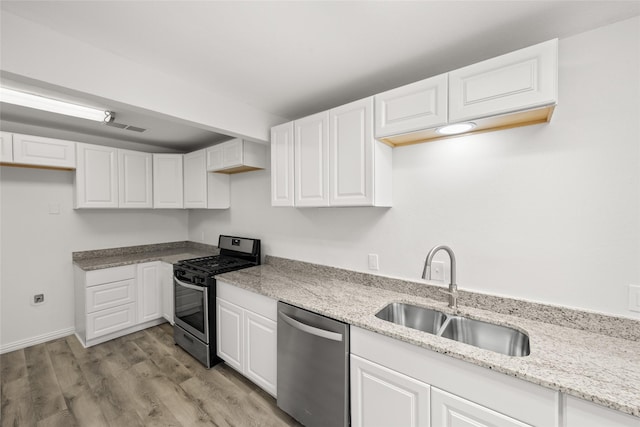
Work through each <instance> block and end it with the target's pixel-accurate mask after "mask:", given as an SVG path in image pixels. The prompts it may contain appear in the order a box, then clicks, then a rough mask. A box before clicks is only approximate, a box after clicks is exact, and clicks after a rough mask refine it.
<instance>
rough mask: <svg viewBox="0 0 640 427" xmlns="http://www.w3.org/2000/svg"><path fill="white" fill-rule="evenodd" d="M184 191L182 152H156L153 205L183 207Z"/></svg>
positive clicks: (170, 207) (154, 156) (155, 206)
mask: <svg viewBox="0 0 640 427" xmlns="http://www.w3.org/2000/svg"><path fill="white" fill-rule="evenodd" d="M183 191H184V188H183V176H182V154H154V155H153V207H154V208H158V209H181V208H183V207H184V199H183Z"/></svg>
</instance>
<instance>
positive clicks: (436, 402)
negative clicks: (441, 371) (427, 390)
mask: <svg viewBox="0 0 640 427" xmlns="http://www.w3.org/2000/svg"><path fill="white" fill-rule="evenodd" d="M431 425H433V426H439V427H440V426H442V427H531V426H530V425H529V424H525V423H522V422H520V421H518V420H515V419H513V418H511V417H508V416H506V415H503V414H501V413H499V412H496V411H493V410H491V409H488V408H485V407H484V406H480V405H478V404H476V403H473V402H470V401H468V400H466V399H463V398H461V397H458V396H455V395H453V394H450V393H447V392H445V391H442V390H438V389H437V388H435V387H432V388H431Z"/></svg>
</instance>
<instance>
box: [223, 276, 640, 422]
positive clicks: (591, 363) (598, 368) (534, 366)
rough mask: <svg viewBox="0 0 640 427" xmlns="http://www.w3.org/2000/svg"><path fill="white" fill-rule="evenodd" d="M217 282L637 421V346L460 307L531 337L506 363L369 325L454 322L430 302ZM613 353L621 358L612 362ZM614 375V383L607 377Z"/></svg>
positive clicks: (329, 285)
mask: <svg viewBox="0 0 640 427" xmlns="http://www.w3.org/2000/svg"><path fill="white" fill-rule="evenodd" d="M216 277H217V278H219V279H220V280H222V281H224V282H226V283H229V284H231V285H234V286H237V287H240V288H243V289H246V290H249V291H252V292H255V293H258V294H262V295H265V296H267V297H271V298H274V299H277V300H280V301H283V302H286V303H289V304H292V305H296V306H298V307H301V308H303V309H307V310H310V311H313V312H316V313H319V314H322V315H325V316H328V317H331V318H334V319H336V320H340V321H343V322H345V323H349V324H350V325H353V326H357V327H360V328H363V329H366V330H369V331H373V332H376V333H379V334H382V335H385V336H388V337H391V338H394V339H398V340H401V341H404V342H407V343H409V344H413V345H417V346H420V347H423V348H425V349H428V350H431V351H435V352H438V353H441V354H445V355H448V356H451V357H454V358H456V359H459V360H463V361H466V362H469V363H473V364H475V365H478V366H481V367H484V368H488V369H491V370H493V371H497V372H500V373H503V374H506V375H509V376H512V377H516V378H520V379H523V380H525V381H528V382H531V383H534V384H537V385H540V386H543V387H546V388H549V389H552V390H556V391H560V392H562V393H566V394H568V395H572V396H575V397H578V398H580V399H584V400H588V401H591V402H594V403H597V404H599V405H601V406H604V407H608V408H611V409H615V410H617V411H620V412H623V413H626V414H629V415H632V416H635V417H640V364H636V367H635V369H634V368H633V362H632V360H633V359H631V360H628V358H633V357H636V358H637V357H638V354H640V342H637V341H632V340H626V339H623V338H615V337H608V336H605V335H600V334H596V333H593V332H588V331H582V330H577V329H573V328H567V327H563V326H559V325H552V324H547V323H543V322H540V321H535V320H529V319H524V318H521V317H515V316H511V315H507V314H500V313H495V312H491V311H486V310H482V309H478V308H472V307H465V306H464V301H460V304H461V305H460V307H459V311H458V313H457V314H459V315H464V316H466V317H471V318H476V319H479V320H485V321H489V322H492V323H496V324H502V325H505V326H510V327H514V328H515V329H519V330H522V331H524V332H526V333H527V334H528V335H529V337H530V341H531V354H530V355H529V356H527V357H510V356H505V355H502V354H499V353H495V352H492V351H489V350H483V349H480V348H476V347H473V346H470V345H467V344H462V343H458V342H456V341H452V340H449V339H446V338H442V337H437V336H435V335H431V334H428V333H426V332H421V331H417V330H413V329H409V328H407V327H404V326H399V325H395V324H393V323H391V322H386V321H384V320H381V319H378V318H376V317H375V313H376V312H377V311H378V310H380V309H381V308H383V307H384V306H385V305H387V304H389V303H392V302H408V303H411V304H415V305H422V306H425V307H429V308H434V309H437V310H440V311H442V312H445V313H448V314H452V313H451V310H450V309H449V308H448V307H447V304H446V303H444V302H442V301H437V300H436V299H429V298H425V297H418V296H415V295H409V294H404V293H399V292H394V291H390V290H385V289H377V288H372V287H370V286H366V285H362V284H358V283H352V282H349V281H345V280H340V279H335V278H330V277H326V276H324V275H318V274H314V273H313V272H309V271H306V272H296V271H291V270H286V269H280V268H277V267H274V266H271V265H268V264H265V265H262V266H258V267H252V268H249V269H244V270H239V271H234V272H230V273H225V274H222V275H219V276H216ZM341 301H342V302H341ZM358 306H362V309H360V307H358ZM558 337H562V338H558ZM612 348H613V349H617V351H618V352H619V354H614V353H615V351H614V350H612ZM634 355H635V356H634ZM607 361H610V363H607ZM611 361H614V362H615V363H611ZM625 361H626V363H625ZM616 363H617V365H616ZM629 365H631V367H630V366H629ZM614 374H615V377H614V378H613V379H610V378H609V377H607V375H614ZM630 376H631V377H630Z"/></svg>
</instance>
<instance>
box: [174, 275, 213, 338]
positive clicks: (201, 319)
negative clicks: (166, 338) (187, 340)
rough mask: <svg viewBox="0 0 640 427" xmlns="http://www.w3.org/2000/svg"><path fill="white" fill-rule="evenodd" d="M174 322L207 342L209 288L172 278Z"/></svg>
mask: <svg viewBox="0 0 640 427" xmlns="http://www.w3.org/2000/svg"><path fill="white" fill-rule="evenodd" d="M173 282H174V290H175V293H174V295H175V298H174V299H175V308H174V310H175V323H176V325H178V326H180V327H181V328H182V329H184V330H185V331H187V332H189V333H190V334H191V335H193V336H194V337H196V338H198V339H199V340H200V341H203V342H204V343H205V344H209V321H208V319H209V302H208V301H209V295H208V293H209V289H208V288H207V287H206V286H196V285H192V284H191V283H185V282H183V281H181V280H178V279H176V278H175V277H174V278H173Z"/></svg>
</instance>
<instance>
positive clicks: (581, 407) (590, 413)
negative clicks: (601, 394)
mask: <svg viewBox="0 0 640 427" xmlns="http://www.w3.org/2000/svg"><path fill="white" fill-rule="evenodd" d="M563 403H564V408H563V412H564V414H565V420H564V424H563V426H564V427H605V426H606V427H640V418H638V417H634V416H631V415H627V414H623V413H622V412H618V411H614V410H613V409H609V408H605V407H603V406H600V405H596V404H595V403H591V402H587V401H586V400H582V399H578V398H576V397H573V396H565V398H564V402H563Z"/></svg>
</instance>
